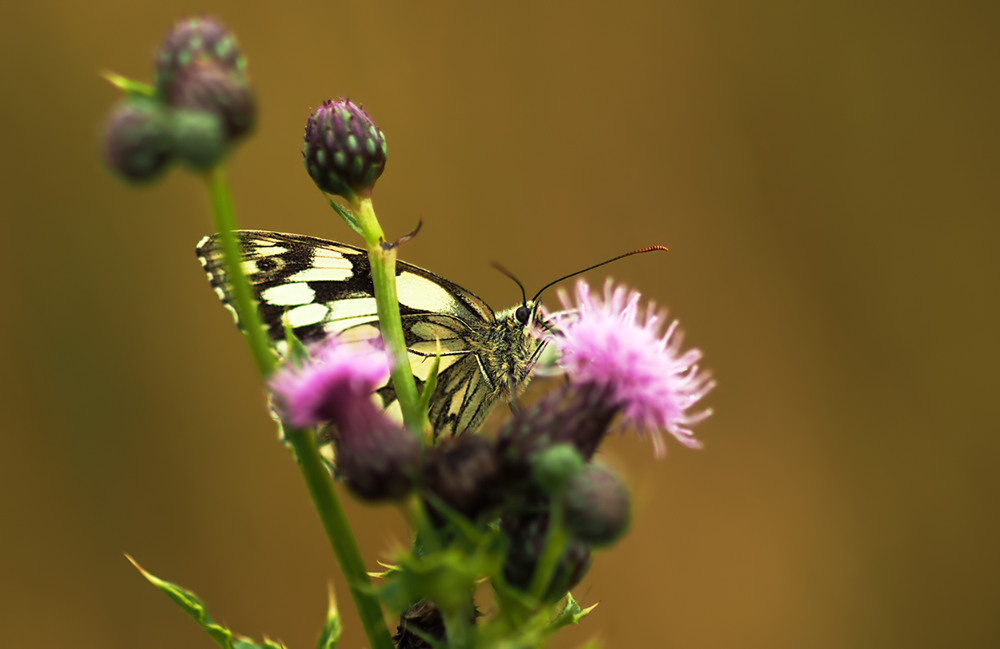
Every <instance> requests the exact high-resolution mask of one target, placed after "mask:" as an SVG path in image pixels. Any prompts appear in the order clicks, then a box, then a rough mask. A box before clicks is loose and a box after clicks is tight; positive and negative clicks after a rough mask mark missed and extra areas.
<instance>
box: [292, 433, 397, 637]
mask: <svg viewBox="0 0 1000 649" xmlns="http://www.w3.org/2000/svg"><path fill="white" fill-rule="evenodd" d="M285 436H286V438H287V439H288V441H289V442H290V443H291V445H292V448H294V449H295V457H296V459H298V463H299V468H300V469H301V471H302V477H303V478H305V481H306V486H307V487H308V489H309V496H310V498H312V501H313V506H314V507H315V508H316V512H317V513H318V514H319V518H320V522H321V523H322V524H323V529H324V531H326V537H327V538H328V539H329V540H330V547H332V548H333V554H334V555H335V556H336V557H337V564H338V565H339V566H340V570H341V572H342V573H343V574H344V577H345V578H346V579H347V587H348V588H349V589H350V591H351V597H352V598H353V599H354V605H355V607H357V609H358V615H359V616H360V617H361V624H362V626H364V630H365V635H366V636H367V637H368V642H369V643H370V644H371V646H372V649H393V647H394V645H393V643H392V637H391V636H390V635H389V629H388V627H387V626H386V624H385V618H384V617H383V616H382V608H381V606H380V605H379V602H378V599H377V598H376V597H375V596H374V595H372V586H371V580H370V579H369V578H368V573H367V571H366V570H365V564H364V561H363V560H362V558H361V550H360V549H359V548H358V543H357V541H356V540H355V539H354V534H353V533H352V532H351V527H350V524H349V523H348V522H347V516H346V515H345V514H344V509H343V507H341V505H340V499H339V498H338V496H337V492H336V490H335V489H334V488H333V482H332V481H331V480H330V472H329V471H327V469H326V466H324V464H323V461H322V459H321V457H320V454H319V447H318V446H317V444H316V435H315V434H314V432H313V431H311V430H305V431H286V435H285Z"/></svg>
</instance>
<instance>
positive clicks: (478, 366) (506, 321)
mask: <svg viewBox="0 0 1000 649" xmlns="http://www.w3.org/2000/svg"><path fill="white" fill-rule="evenodd" d="M236 234H237V237H238V239H239V243H240V248H241V250H242V255H243V269H244V271H245V273H246V275H247V278H248V279H249V281H250V285H251V287H252V290H253V292H254V297H255V298H256V299H257V302H258V305H259V307H260V312H261V316H262V319H263V322H264V327H265V328H266V330H267V333H268V335H269V336H270V338H271V340H272V341H274V343H275V346H276V347H277V348H278V349H279V350H282V349H283V346H284V340H285V332H284V326H285V325H284V323H285V322H288V323H289V325H290V326H291V327H292V330H293V331H294V332H295V335H296V336H297V337H298V338H299V340H302V341H303V342H305V343H310V342H316V341H319V340H322V339H324V338H326V337H328V336H334V335H335V336H339V337H342V338H346V339H348V340H360V339H373V338H376V337H378V336H379V335H380V332H379V329H378V316H377V314H376V308H375V294H374V289H373V286H372V278H371V268H370V266H369V264H368V255H367V253H366V252H365V251H364V250H363V249H361V248H355V247H354V246H349V245H345V244H342V243H335V242H333V241H326V240H324V239H317V238H315V237H307V236H303V235H297V234H282V233H278V232H265V231H256V230H241V231H238V232H237V233H236ZM197 253H198V258H199V260H200V261H201V263H202V266H203V267H204V269H205V272H206V273H207V274H208V279H209V282H210V283H211V285H212V288H213V289H214V290H215V292H216V294H218V296H219V298H220V299H221V300H222V303H223V305H225V306H226V308H227V309H229V310H230V311H231V312H232V313H233V314H234V317H235V313H236V311H235V309H234V308H233V306H232V304H231V299H230V295H229V285H228V282H227V281H226V273H225V270H224V268H223V263H222V251H221V250H220V249H219V247H218V243H217V237H216V236H215V235H212V236H208V237H205V238H204V239H202V241H201V242H200V243H199V244H198V247H197ZM396 290H397V296H398V299H399V309H400V315H401V317H402V321H403V331H404V335H405V338H406V346H407V349H408V351H409V357H410V366H411V368H412V369H413V374H414V377H415V378H416V380H417V387H418V389H423V383H424V381H425V380H426V379H427V378H428V376H429V372H430V369H431V366H432V365H433V361H434V357H435V355H436V353H437V349H438V344H439V343H440V349H441V363H440V368H439V372H438V385H437V389H436V390H435V393H434V395H433V396H432V398H431V403H430V413H429V416H430V422H431V425H432V426H433V427H434V430H435V432H436V434H438V435H441V434H451V435H454V434H458V433H462V432H465V431H473V430H475V429H476V428H477V427H478V426H479V424H480V423H481V422H482V421H483V419H484V418H485V417H486V415H487V414H488V413H489V411H490V410H491V408H492V406H493V405H494V404H495V403H496V402H497V400H499V399H501V398H503V399H505V400H510V399H512V398H514V397H516V396H517V395H518V393H519V392H520V391H521V390H522V389H523V388H524V387H525V386H526V385H527V383H528V381H529V380H530V377H531V371H532V368H533V366H534V363H535V361H536V360H537V358H538V355H539V353H540V352H541V350H542V348H543V346H544V344H543V343H542V342H541V341H540V340H539V338H538V337H537V334H536V329H535V327H534V326H533V324H534V321H535V320H536V318H537V317H538V304H537V303H528V304H524V305H521V306H519V307H515V308H511V309H507V310H505V311H502V312H500V313H498V314H494V313H493V310H492V309H491V308H490V307H489V306H488V305H487V304H486V303H485V302H484V301H483V300H482V299H480V298H479V297H477V296H476V295H474V294H472V293H470V292H469V291H467V290H465V289H464V288H462V287H461V286H458V285H457V284H455V283H453V282H450V281H448V280H446V279H444V278H443V277H440V276H438V275H435V274H434V273H431V272H430V271H427V270H424V269H422V268H418V267H417V266H413V265H411V264H407V263H405V262H401V261H397V262H396ZM237 324H240V323H239V322H237ZM379 394H380V396H381V397H382V399H383V402H384V404H385V406H386V408H387V410H390V411H392V410H396V411H398V408H399V405H398V403H396V399H395V393H394V391H393V389H392V385H391V384H388V385H386V386H385V387H383V388H382V389H380V390H379Z"/></svg>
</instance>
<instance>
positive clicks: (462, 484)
mask: <svg viewBox="0 0 1000 649" xmlns="http://www.w3.org/2000/svg"><path fill="white" fill-rule="evenodd" d="M500 477H501V474H500V459H499V457H498V456H497V453H496V450H495V449H494V448H493V445H492V444H490V443H489V442H488V441H486V440H485V439H483V438H482V437H477V436H475V435H460V436H458V437H452V438H448V439H445V440H444V441H442V442H441V443H439V444H438V445H437V446H435V447H433V448H431V449H430V450H429V452H428V453H427V455H426V456H425V458H424V469H423V479H424V487H425V488H426V489H427V491H428V492H430V493H431V494H433V495H434V496H435V497H436V498H438V499H439V500H440V501H441V502H442V503H444V504H445V505H446V506H448V507H449V508H451V509H453V510H455V511H457V512H459V513H461V514H463V515H464V516H466V517H467V518H469V519H471V520H475V519H477V518H480V517H481V516H483V515H488V514H489V513H490V512H491V511H492V510H493V509H494V508H495V507H496V506H497V505H499V504H500V502H501V500H502V499H503V496H504V488H503V485H501V484H500Z"/></svg>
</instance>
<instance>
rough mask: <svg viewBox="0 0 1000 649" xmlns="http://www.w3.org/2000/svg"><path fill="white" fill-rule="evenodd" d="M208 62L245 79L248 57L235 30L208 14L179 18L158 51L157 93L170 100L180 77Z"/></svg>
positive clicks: (240, 78) (237, 77)
mask: <svg viewBox="0 0 1000 649" xmlns="http://www.w3.org/2000/svg"><path fill="white" fill-rule="evenodd" d="M206 63H211V64H213V65H216V66H218V67H219V68H221V69H222V70H225V71H227V72H229V73H231V74H232V75H234V78H236V79H239V80H241V81H245V76H246V60H245V59H244V58H243V55H242V54H240V50H239V47H237V45H236V38H235V37H234V36H233V34H232V32H230V31H229V30H228V29H226V28H225V27H224V26H223V25H222V24H221V23H220V22H219V21H217V20H215V19H214V18H211V17H208V16H202V17H194V18H186V19H184V20H180V21H178V22H177V23H175V24H174V26H173V27H171V29H170V31H169V32H168V33H167V35H166V37H164V39H163V42H162V43H161V44H160V49H159V50H158V51H157V53H156V90H157V93H158V94H159V96H160V97H161V98H162V99H164V100H165V101H167V102H168V103H169V102H170V101H171V98H172V97H173V95H174V85H175V84H176V82H177V81H178V79H179V78H180V77H181V76H182V75H183V74H185V73H187V72H190V71H191V70H192V69H194V68H197V67H199V66H201V65H204V64H206Z"/></svg>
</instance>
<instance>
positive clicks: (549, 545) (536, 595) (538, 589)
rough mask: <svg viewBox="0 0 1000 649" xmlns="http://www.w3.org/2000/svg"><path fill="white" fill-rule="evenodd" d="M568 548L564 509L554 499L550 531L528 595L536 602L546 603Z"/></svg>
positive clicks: (550, 511) (556, 499)
mask: <svg viewBox="0 0 1000 649" xmlns="http://www.w3.org/2000/svg"><path fill="white" fill-rule="evenodd" d="M565 547H566V530H565V529H563V508H562V503H561V502H560V500H559V499H558V498H553V500H552V504H551V505H550V506H549V529H548V531H547V532H546V533H545V547H544V548H543V549H542V554H541V556H540V557H538V564H536V566H535V574H534V575H532V576H531V586H530V587H529V588H528V593H529V594H530V595H531V597H532V598H533V599H534V600H535V601H536V602H543V601H545V595H546V594H547V591H548V590H549V586H551V585H552V578H553V577H554V576H555V574H556V569H557V567H558V565H559V559H560V557H562V553H563V550H564V549H565Z"/></svg>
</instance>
